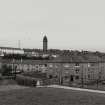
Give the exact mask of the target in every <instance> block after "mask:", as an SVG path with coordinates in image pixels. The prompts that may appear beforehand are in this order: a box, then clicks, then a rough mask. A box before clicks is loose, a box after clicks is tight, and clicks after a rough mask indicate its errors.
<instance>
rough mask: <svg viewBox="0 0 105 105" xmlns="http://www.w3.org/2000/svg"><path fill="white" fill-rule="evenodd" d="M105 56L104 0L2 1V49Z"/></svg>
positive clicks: (0, 29) (0, 1)
mask: <svg viewBox="0 0 105 105" xmlns="http://www.w3.org/2000/svg"><path fill="white" fill-rule="evenodd" d="M44 35H46V36H47V37H48V48H49V49H51V48H52V49H70V50H89V51H101V52H105V0H0V46H5V47H18V46H19V40H20V46H21V48H40V49H42V47H43V36H44Z"/></svg>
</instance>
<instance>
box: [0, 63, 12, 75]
mask: <svg viewBox="0 0 105 105" xmlns="http://www.w3.org/2000/svg"><path fill="white" fill-rule="evenodd" d="M1 73H2V75H4V76H9V75H11V74H12V67H11V66H7V65H6V64H4V65H3V66H2V71H1Z"/></svg>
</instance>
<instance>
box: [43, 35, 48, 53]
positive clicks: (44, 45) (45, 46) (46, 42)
mask: <svg viewBox="0 0 105 105" xmlns="http://www.w3.org/2000/svg"><path fill="white" fill-rule="evenodd" d="M47 47H48V40H47V36H44V38H43V52H47Z"/></svg>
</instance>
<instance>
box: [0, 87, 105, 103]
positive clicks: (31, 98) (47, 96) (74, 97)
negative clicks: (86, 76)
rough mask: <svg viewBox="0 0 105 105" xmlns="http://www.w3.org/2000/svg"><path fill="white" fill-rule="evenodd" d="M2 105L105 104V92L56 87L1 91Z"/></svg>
mask: <svg viewBox="0 0 105 105" xmlns="http://www.w3.org/2000/svg"><path fill="white" fill-rule="evenodd" d="M0 105H105V94H99V93H89V92H80V91H73V90H64V89H55V88H25V89H20V90H10V91H2V92H0Z"/></svg>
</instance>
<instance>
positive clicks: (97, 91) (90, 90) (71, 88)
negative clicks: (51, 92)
mask: <svg viewBox="0 0 105 105" xmlns="http://www.w3.org/2000/svg"><path fill="white" fill-rule="evenodd" d="M40 87H41V86H40ZM42 87H43V86H42ZM44 87H52V88H62V89H70V90H77V91H86V92H94V93H103V94H105V91H101V90H92V89H83V88H75V87H67V86H60V85H49V86H44Z"/></svg>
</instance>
